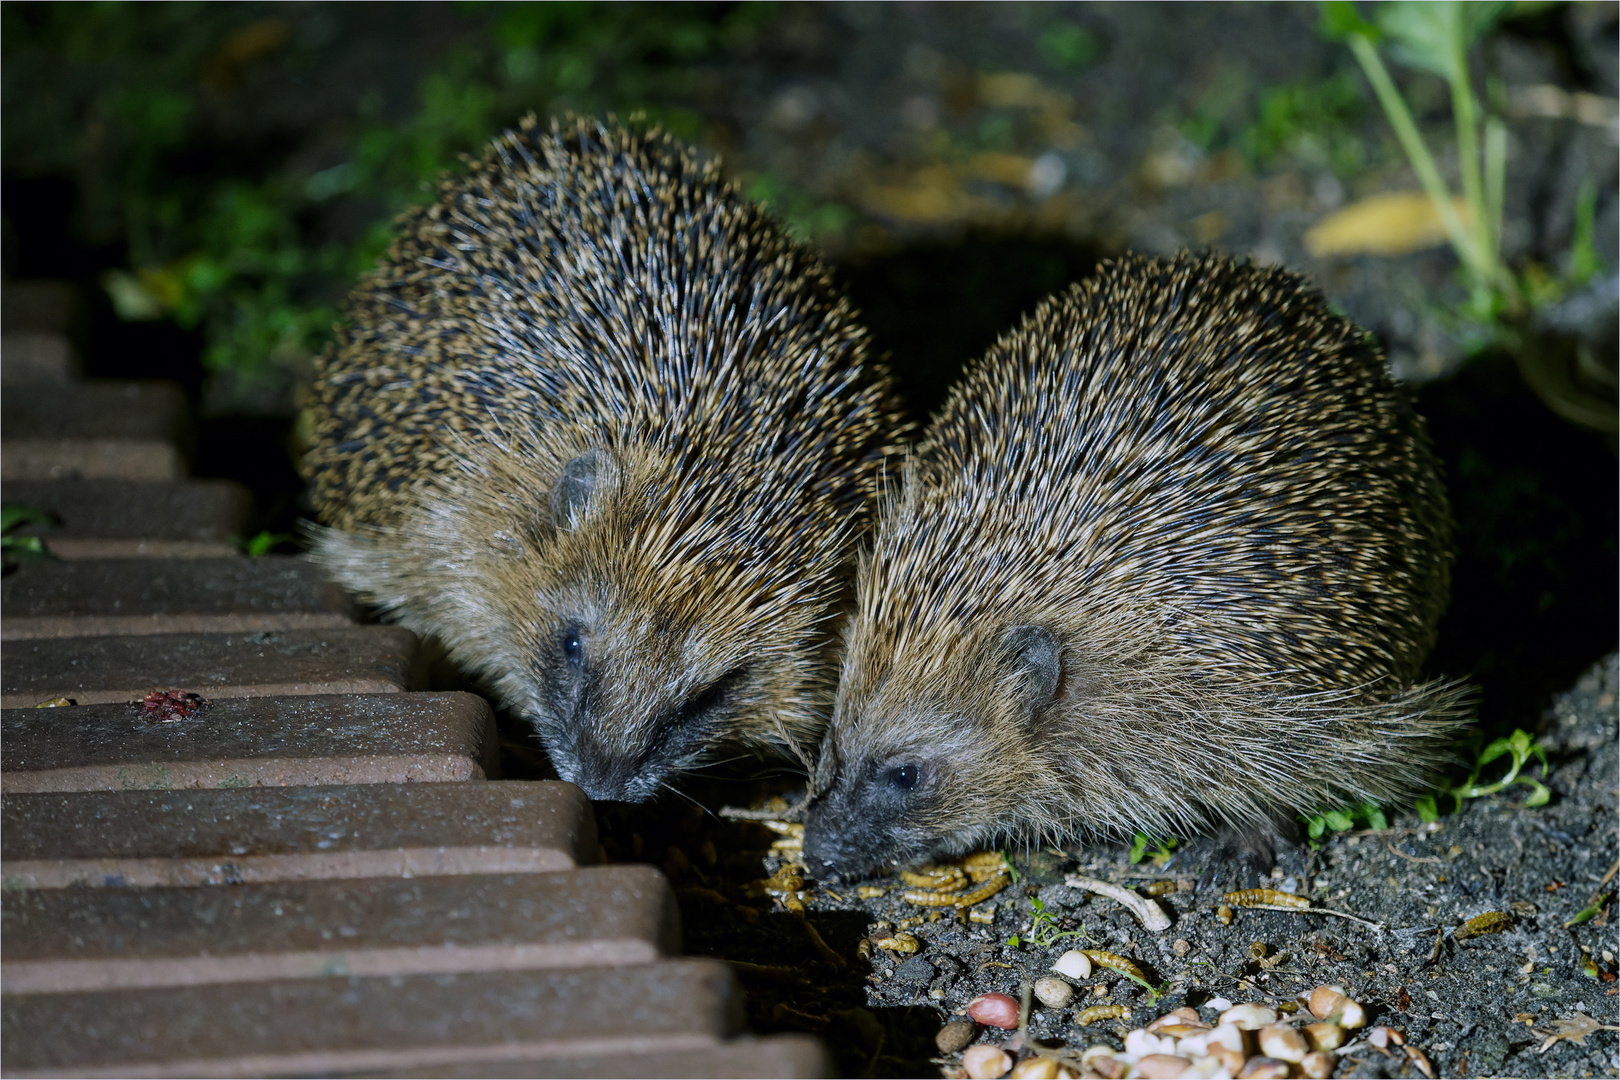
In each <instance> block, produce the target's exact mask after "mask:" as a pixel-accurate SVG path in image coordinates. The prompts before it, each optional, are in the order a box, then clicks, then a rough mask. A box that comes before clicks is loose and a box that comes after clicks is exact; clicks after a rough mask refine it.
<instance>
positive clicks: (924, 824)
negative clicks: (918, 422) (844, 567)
mask: <svg viewBox="0 0 1620 1080" xmlns="http://www.w3.org/2000/svg"><path fill="white" fill-rule="evenodd" d="M1449 539H1450V524H1449V518H1448V513H1447V508H1446V501H1445V495H1444V490H1443V487H1442V484H1441V480H1440V475H1439V471H1438V467H1437V465H1436V463H1435V460H1434V458H1433V456H1432V454H1431V453H1430V451H1429V448H1428V443H1427V440H1426V437H1425V435H1424V430H1423V424H1422V421H1421V419H1420V418H1418V417H1417V416H1416V415H1415V414H1414V413H1413V412H1412V410H1411V409H1410V407H1409V406H1408V404H1407V403H1406V401H1405V400H1404V399H1403V398H1402V396H1401V395H1400V393H1399V391H1398V390H1397V388H1396V387H1395V386H1394V385H1393V384H1392V383H1391V381H1390V379H1389V376H1388V375H1387V373H1386V371H1385V367H1384V364H1383V361H1382V358H1381V357H1380V356H1379V355H1378V354H1377V352H1376V351H1375V350H1374V349H1373V348H1372V347H1371V346H1370V345H1368V344H1367V343H1366V342H1365V340H1364V336H1363V334H1362V333H1361V331H1360V330H1358V329H1357V328H1356V327H1355V326H1353V325H1351V324H1350V323H1349V322H1347V321H1345V320H1344V319H1341V318H1338V317H1336V316H1334V315H1332V314H1330V313H1329V312H1328V311H1327V309H1326V305H1325V304H1324V303H1323V301H1322V299H1321V297H1320V296H1319V295H1317V294H1315V293H1314V292H1311V291H1309V290H1308V289H1306V288H1305V286H1304V284H1303V282H1302V281H1301V280H1300V279H1298V278H1296V277H1294V276H1292V275H1289V274H1287V273H1284V272H1281V271H1277V270H1259V269H1254V268H1251V267H1248V266H1244V265H1239V264H1234V263H1231V262H1228V261H1226V260H1223V259H1219V258H1213V257H1204V258H1196V257H1191V256H1184V257H1181V258H1178V259H1175V260H1169V261H1160V260H1148V259H1139V258H1131V259H1126V260H1122V261H1120V262H1117V263H1114V264H1112V265H1110V266H1106V267H1104V268H1103V269H1102V270H1100V271H1099V273H1098V275H1097V277H1096V278H1094V279H1093V280H1091V281H1088V282H1086V283H1085V284H1083V285H1080V286H1077V287H1075V288H1074V289H1073V290H1072V291H1071V292H1070V293H1068V294H1067V295H1063V296H1060V297H1055V298H1053V299H1051V300H1049V301H1047V302H1046V303H1044V304H1042V305H1041V306H1040V307H1039V308H1038V309H1037V310H1036V311H1035V313H1034V314H1033V315H1032V316H1031V317H1030V318H1028V319H1027V320H1026V321H1025V322H1024V324H1023V325H1022V326H1021V327H1020V328H1019V329H1017V330H1016V331H1014V332H1013V333H1010V334H1008V335H1007V336H1006V337H1004V338H1003V339H1002V340H1001V341H1000V342H999V343H997V344H996V345H995V346H994V347H993V348H992V349H991V350H990V352H989V353H988V354H987V355H986V356H985V357H984V358H983V359H982V360H981V361H980V362H978V363H977V364H976V365H974V366H972V367H971V368H970V369H969V371H968V373H967V375H966V376H965V378H964V380H963V381H962V383H961V384H960V385H958V386H957V387H956V388H955V389H954V391H953V392H952V394H951V396H950V398H949V399H948V401H947V402H946V404H945V406H944V408H943V409H942V410H941V412H940V413H939V415H938V416H936V417H935V418H934V420H933V422H932V424H931V425H930V427H929V428H928V430H927V432H926V434H925V436H924V439H923V442H922V444H921V446H920V447H919V448H918V451H917V453H916V455H915V456H914V458H913V460H912V462H911V464H910V466H909V468H908V469H907V472H906V476H905V480H904V485H903V488H902V490H900V491H899V492H897V493H895V494H894V495H893V496H892V497H891V499H890V502H889V504H888V505H887V506H886V507H885V508H884V509H883V510H882V512H881V513H880V516H879V519H878V521H877V524H876V526H875V529H874V537H873V540H872V542H871V550H870V551H869V553H868V554H867V555H866V556H865V557H864V558H863V561H862V565H861V568H860V573H859V576H858V599H857V605H858V611H857V614H856V616H855V619H854V622H853V625H852V626H851V628H850V631H849V634H848V639H847V643H846V648H845V655H844V659H843V672H842V677H841V681H840V685H839V688H838V695H837V701H836V705H835V709H834V714H833V720H832V726H831V728H830V729H829V731H828V734H827V738H826V741H825V742H824V744H823V748H822V755H821V760H820V763H819V767H818V772H817V777H816V788H817V790H818V792H819V797H818V799H817V801H815V802H814V803H812V805H811V807H810V809H809V817H808V820H807V823H806V829H805V848H804V850H805V855H806V857H807V859H808V860H809V862H810V865H811V867H812V869H814V870H817V871H819V872H821V873H831V872H846V873H860V872H862V871H866V870H874V869H878V868H881V867H892V866H894V865H896V864H899V865H904V864H906V863H909V862H915V861H917V860H920V859H924V858H927V857H930V856H935V855H945V854H951V853H956V852H961V851H965V850H971V849H972V848H974V847H978V846H982V845H984V844H986V843H990V842H993V841H997V840H1013V841H1021V842H1031V841H1034V840H1036V839H1038V838H1042V837H1045V838H1049V839H1054V840H1068V839H1073V838H1076V837H1080V836H1085V835H1092V834H1103V835H1107V834H1114V835H1119V834H1124V835H1126V836H1129V835H1130V834H1131V833H1132V832H1133V831H1141V832H1145V833H1148V834H1152V835H1158V836H1186V835H1189V834H1191V833H1195V832H1200V831H1204V830H1207V829H1211V828H1214V829H1220V830H1223V831H1229V833H1230V835H1232V836H1233V837H1234V838H1236V837H1240V836H1244V835H1246V834H1247V835H1248V836H1249V837H1250V843H1251V844H1253V845H1254V850H1263V847H1264V839H1263V837H1264V836H1265V835H1266V834H1267V833H1268V832H1269V829H1270V826H1271V824H1272V823H1273V822H1274V821H1276V820H1277V819H1278V818H1282V817H1288V816H1291V815H1292V814H1294V813H1296V812H1298V811H1311V810H1314V809H1326V808H1331V807H1335V806H1341V805H1346V804H1355V803H1360V802H1363V801H1369V800H1370V801H1375V802H1383V801H1388V800H1390V799H1393V798H1396V797H1400V796H1404V795H1410V794H1413V793H1415V791H1416V790H1417V789H1418V787H1419V785H1421V784H1422V783H1423V782H1424V779H1425V776H1426V773H1427V771H1428V770H1429V768H1430V767H1431V766H1432V765H1433V764H1434V763H1435V761H1436V760H1437V759H1438V758H1439V756H1440V755H1441V754H1442V753H1443V752H1444V747H1445V746H1446V744H1447V743H1448V741H1449V737H1450V736H1451V735H1452V734H1454V733H1455V730H1456V728H1457V727H1458V726H1459V720H1458V714H1459V711H1460V708H1459V701H1460V697H1461V694H1460V691H1459V690H1458V688H1457V687H1456V686H1454V685H1452V684H1448V683H1429V684H1414V680H1415V679H1416V678H1417V676H1418V673H1419V666H1420V665H1421V663H1422V661H1423V659H1424V656H1425V654H1426V653H1427V652H1428V650H1429V648H1430V646H1431V645H1432V644H1433V642H1434V637H1435V626H1436V622H1437V620H1438V619H1439V616H1440V614H1441V611H1442V609H1443V607H1444V606H1445V602H1446V595H1447V590H1448V582H1449V561H1450V554H1449Z"/></svg>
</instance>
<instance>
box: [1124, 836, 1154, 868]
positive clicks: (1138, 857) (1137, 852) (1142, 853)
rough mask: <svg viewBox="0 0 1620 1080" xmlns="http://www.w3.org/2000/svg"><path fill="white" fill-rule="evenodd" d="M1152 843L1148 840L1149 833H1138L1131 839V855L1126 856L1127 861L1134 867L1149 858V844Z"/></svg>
mask: <svg viewBox="0 0 1620 1080" xmlns="http://www.w3.org/2000/svg"><path fill="white" fill-rule="evenodd" d="M1150 843H1152V841H1151V840H1149V839H1148V836H1147V833H1137V834H1136V835H1135V836H1134V837H1132V838H1131V853H1130V854H1129V855H1128V856H1126V860H1127V861H1128V862H1129V863H1130V864H1131V865H1132V866H1135V865H1136V864H1137V863H1139V862H1141V861H1142V860H1143V859H1144V858H1145V857H1146V856H1147V849H1148V844H1150Z"/></svg>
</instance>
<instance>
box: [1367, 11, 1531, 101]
mask: <svg viewBox="0 0 1620 1080" xmlns="http://www.w3.org/2000/svg"><path fill="white" fill-rule="evenodd" d="M1508 7H1509V5H1508V4H1506V3H1499V2H1494V0H1492V2H1487V0H1389V2H1388V3H1385V4H1383V5H1381V6H1380V7H1379V9H1378V26H1379V28H1380V29H1381V30H1383V32H1384V34H1385V35H1386V36H1387V37H1388V38H1389V40H1390V42H1391V44H1392V45H1393V46H1394V48H1393V50H1392V51H1393V52H1394V54H1395V57H1396V59H1398V60H1400V61H1401V62H1402V63H1404V64H1407V65H1409V66H1411V67H1417V68H1422V69H1423V70H1425V71H1432V72H1434V73H1435V74H1436V75H1439V76H1441V77H1442V78H1444V79H1445V80H1446V81H1447V82H1450V83H1453V84H1465V83H1467V81H1468V71H1467V69H1466V63H1467V57H1468V50H1469V48H1470V47H1472V45H1473V44H1474V42H1476V41H1478V40H1479V39H1480V38H1481V37H1484V36H1485V34H1486V33H1488V32H1489V31H1490V29H1491V27H1493V26H1495V25H1496V23H1497V21H1498V20H1499V19H1501V17H1502V15H1503V13H1505V12H1506V11H1507V9H1508Z"/></svg>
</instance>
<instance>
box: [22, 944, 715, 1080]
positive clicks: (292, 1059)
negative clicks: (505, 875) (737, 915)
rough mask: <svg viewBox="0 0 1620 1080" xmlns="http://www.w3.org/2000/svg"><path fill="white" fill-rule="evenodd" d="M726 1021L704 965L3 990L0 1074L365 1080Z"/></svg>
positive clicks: (673, 1042) (695, 1031)
mask: <svg viewBox="0 0 1620 1080" xmlns="http://www.w3.org/2000/svg"><path fill="white" fill-rule="evenodd" d="M741 1026H742V1009H741V994H740V992H739V991H738V989H737V985H736V983H735V981H734V980H733V978H732V976H731V973H730V971H729V970H727V968H726V966H725V964H723V963H721V962H720V961H717V960H664V961H660V962H658V963H655V964H648V965H644V966H634V967H617V968H584V969H575V970H568V971H502V972H480V973H475V974H457V975H406V976H373V977H365V978H361V977H350V978H342V977H338V978H323V979H293V980H278V981H271V982H261V983H234V984H226V985H214V986H185V987H172V988H155V989H139V990H110V991H100V992H81V993H66V994H20V995H13V994H7V995H5V996H4V997H3V998H0V1048H3V1050H0V1053H3V1065H4V1069H5V1072H6V1073H7V1075H10V1076H19V1077H22V1076H82V1077H103V1076H123V1077H165V1076H245V1075H259V1074H264V1073H272V1074H277V1075H289V1074H290V1075H307V1074H329V1073H333V1072H340V1071H348V1072H361V1071H364V1072H367V1073H374V1072H381V1071H384V1070H390V1069H393V1070H398V1069H409V1068H419V1069H428V1070H433V1069H436V1068H438V1067H440V1066H449V1065H452V1064H455V1065H465V1064H467V1063H469V1062H476V1061H484V1062H496V1061H520V1060H526V1059H527V1060H537V1061H548V1060H553V1059H564V1060H566V1059H570V1058H590V1057H600V1056H604V1055H609V1054H613V1055H669V1054H673V1053H679V1052H682V1051H703V1050H705V1049H707V1048H709V1047H711V1046H715V1045H718V1043H719V1040H721V1039H724V1038H725V1037H727V1036H729V1035H732V1034H735V1033H737V1032H738V1031H739V1030H740V1029H741Z"/></svg>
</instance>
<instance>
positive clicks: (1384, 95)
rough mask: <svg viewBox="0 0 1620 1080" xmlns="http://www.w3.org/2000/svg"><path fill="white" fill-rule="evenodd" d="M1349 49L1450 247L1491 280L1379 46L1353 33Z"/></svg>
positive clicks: (1480, 279)
mask: <svg viewBox="0 0 1620 1080" xmlns="http://www.w3.org/2000/svg"><path fill="white" fill-rule="evenodd" d="M1348 42H1349V45H1350V51H1351V53H1353V54H1354V55H1355V58H1356V62H1357V63H1359V64H1360V65H1361V70H1362V71H1363V72H1364V73H1365V74H1366V76H1367V81H1368V82H1370V83H1372V88H1373V93H1374V94H1376V95H1377V97H1378V104H1379V105H1381V106H1382V107H1383V110H1384V115H1385V116H1387V117H1388V118H1389V124H1390V127H1392V128H1394V129H1395V137H1396V138H1397V139H1399V140H1400V143H1401V149H1403V150H1405V151H1406V157H1407V160H1409V161H1410V162H1411V163H1412V168H1413V170H1414V171H1415V172H1416V173H1417V177H1418V183H1420V184H1422V185H1423V190H1424V192H1426V193H1427V194H1428V196H1429V199H1430V200H1431V201H1432V202H1433V203H1434V209H1435V213H1437V214H1439V215H1440V224H1441V225H1442V226H1443V227H1444V228H1445V230H1446V236H1447V238H1448V239H1450V241H1451V246H1452V248H1453V249H1455V250H1456V252H1457V257H1458V258H1459V259H1461V260H1462V262H1463V265H1464V266H1465V267H1466V268H1467V269H1468V272H1469V275H1470V276H1471V277H1473V278H1474V279H1475V281H1476V283H1484V282H1487V281H1489V280H1490V273H1489V270H1488V267H1487V265H1486V264H1485V262H1484V261H1483V259H1482V258H1481V256H1480V253H1479V252H1478V251H1477V250H1476V249H1475V247H1474V238H1473V237H1471V236H1470V235H1469V234H1468V232H1467V230H1465V229H1464V228H1463V223H1462V219H1461V218H1459V217H1458V216H1457V208H1456V206H1455V205H1453V203H1452V201H1451V190H1450V189H1449V188H1448V187H1446V182H1445V181H1444V180H1443V179H1441V177H1440V170H1439V169H1438V168H1436V167H1435V164H1434V158H1433V157H1431V156H1430V154H1429V149H1428V147H1426V146H1424V145H1423V137H1422V136H1421V135H1420V134H1418V129H1417V123H1416V121H1414V120H1413V119H1412V113H1411V111H1410V110H1408V109H1407V107H1406V102H1405V101H1404V100H1402V98H1401V94H1400V91H1399V90H1397V89H1395V82H1394V80H1393V79H1391V78H1390V77H1389V69H1387V68H1386V67H1384V61H1383V60H1382V59H1380V58H1379V56H1378V49H1377V48H1376V47H1375V46H1374V45H1373V43H1372V42H1371V41H1369V40H1367V38H1366V36H1365V35H1363V34H1350V35H1349V37H1348Z"/></svg>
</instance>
